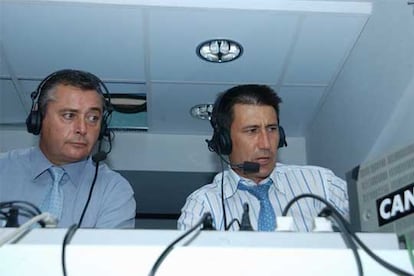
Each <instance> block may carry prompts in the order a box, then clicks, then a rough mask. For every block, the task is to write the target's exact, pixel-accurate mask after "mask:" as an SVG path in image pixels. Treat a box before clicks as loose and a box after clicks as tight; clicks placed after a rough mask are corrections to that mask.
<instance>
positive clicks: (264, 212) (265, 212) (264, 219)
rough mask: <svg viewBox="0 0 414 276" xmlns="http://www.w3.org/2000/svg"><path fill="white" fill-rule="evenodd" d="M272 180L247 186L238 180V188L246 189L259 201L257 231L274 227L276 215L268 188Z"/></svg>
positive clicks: (270, 229)
mask: <svg viewBox="0 0 414 276" xmlns="http://www.w3.org/2000/svg"><path fill="white" fill-rule="evenodd" d="M272 183H273V182H272V180H269V181H268V182H266V183H263V184H260V185H254V186H249V185H246V184H244V183H243V180H240V181H239V185H238V189H240V190H243V191H248V192H249V193H251V194H252V195H254V196H255V197H256V198H257V199H258V200H259V201H260V211H259V220H258V222H257V229H258V230H259V231H274V230H275V228H276V215H275V211H274V210H273V207H272V204H271V203H270V200H269V188H270V185H272Z"/></svg>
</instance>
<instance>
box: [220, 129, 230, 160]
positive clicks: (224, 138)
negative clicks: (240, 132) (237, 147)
mask: <svg viewBox="0 0 414 276" xmlns="http://www.w3.org/2000/svg"><path fill="white" fill-rule="evenodd" d="M218 144H219V146H220V152H218V153H220V154H224V155H229V154H230V153H231V150H232V143H231V137H230V133H229V131H228V130H226V129H224V128H221V129H220V132H219V134H218Z"/></svg>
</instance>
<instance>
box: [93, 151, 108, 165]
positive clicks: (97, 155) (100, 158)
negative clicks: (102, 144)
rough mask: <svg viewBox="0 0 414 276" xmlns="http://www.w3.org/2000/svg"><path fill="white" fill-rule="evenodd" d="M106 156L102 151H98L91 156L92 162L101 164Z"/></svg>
mask: <svg viewBox="0 0 414 276" xmlns="http://www.w3.org/2000/svg"><path fill="white" fill-rule="evenodd" d="M107 156H108V154H107V153H106V152H104V151H98V152H97V153H95V154H94V155H92V161H93V162H95V163H98V162H101V161H103V160H105V159H106V157H107Z"/></svg>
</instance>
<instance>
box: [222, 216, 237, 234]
mask: <svg viewBox="0 0 414 276" xmlns="http://www.w3.org/2000/svg"><path fill="white" fill-rule="evenodd" d="M235 222H237V225H238V226H239V228H240V221H239V220H238V219H236V218H234V219H232V220H231V221H230V223H229V225H228V226H227V227H226V228H225V230H226V231H227V230H229V229H230V227H231V226H232V225H233V224H234V223H235Z"/></svg>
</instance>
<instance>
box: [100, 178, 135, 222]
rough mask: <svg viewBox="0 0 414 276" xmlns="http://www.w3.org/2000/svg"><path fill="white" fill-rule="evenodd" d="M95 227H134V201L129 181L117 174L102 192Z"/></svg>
mask: <svg viewBox="0 0 414 276" xmlns="http://www.w3.org/2000/svg"><path fill="white" fill-rule="evenodd" d="M103 197H104V200H103V201H102V206H101V210H100V211H99V214H98V218H97V222H96V226H95V227H96V228H134V227H135V214H136V202H135V198H134V192H133V190H132V187H131V185H130V184H129V182H128V181H127V180H126V179H125V178H123V177H122V176H120V175H118V177H116V178H115V179H114V180H113V181H111V183H110V185H108V186H107V187H106V189H105V192H104V195H103Z"/></svg>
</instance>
